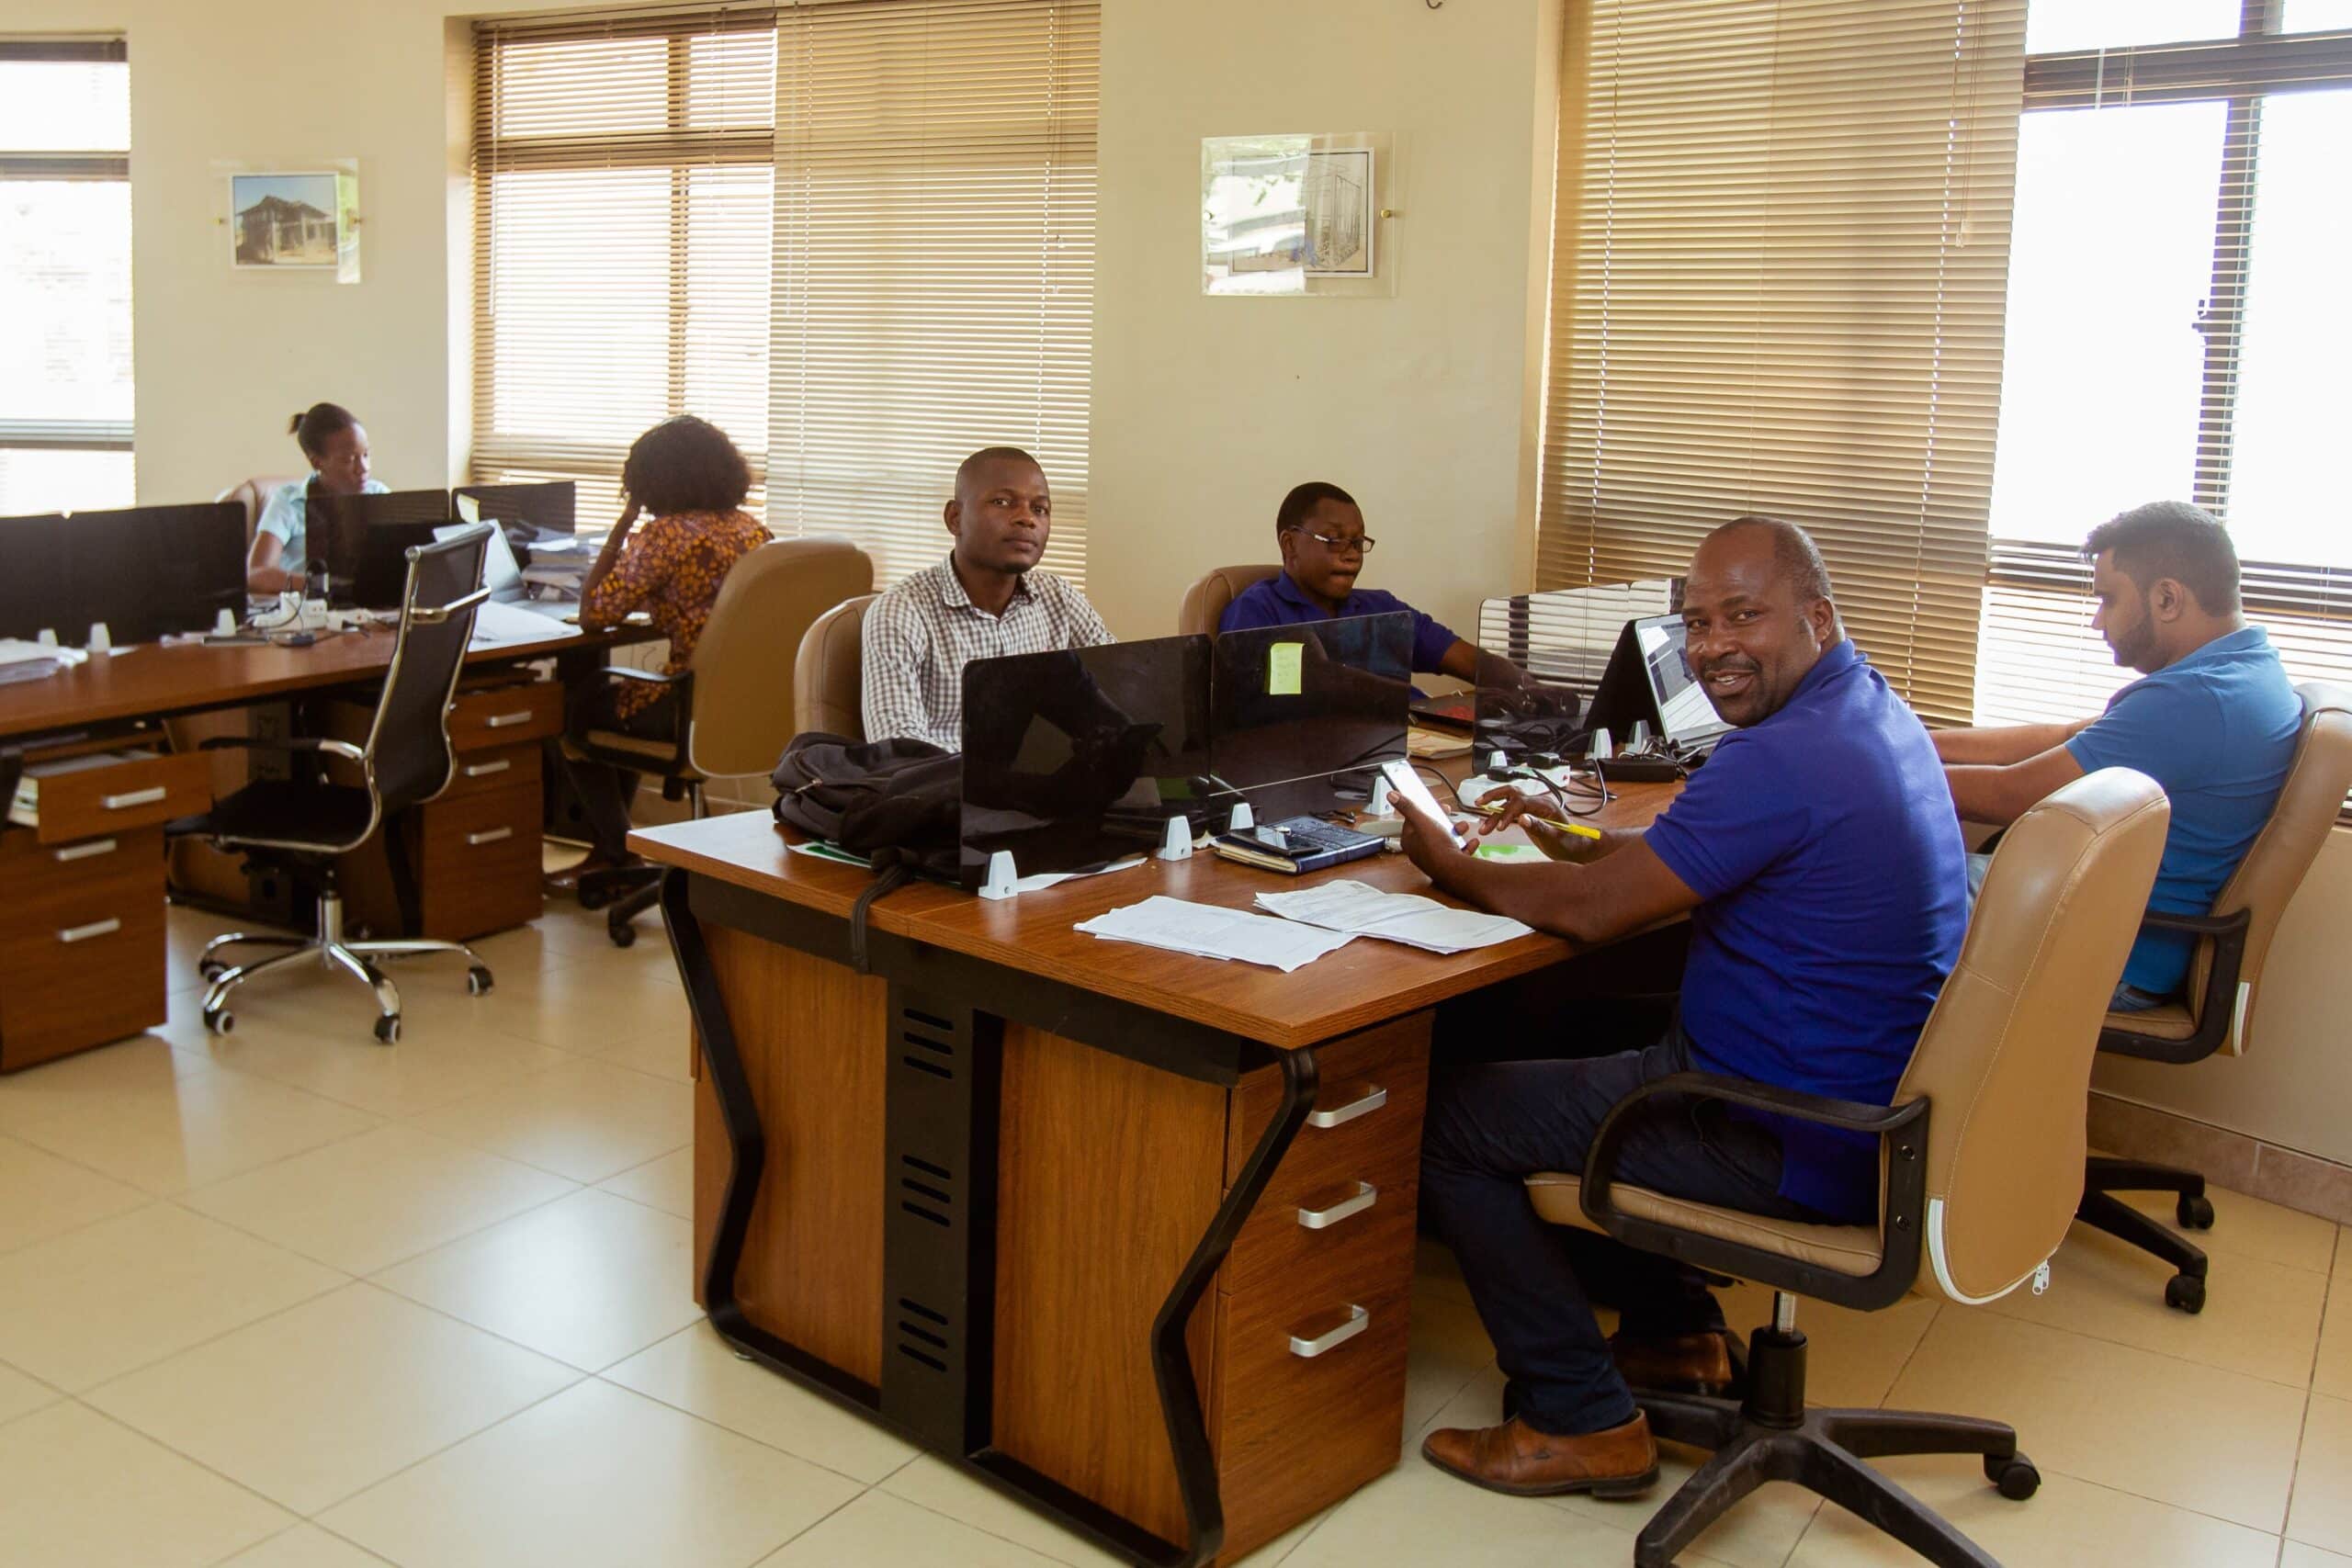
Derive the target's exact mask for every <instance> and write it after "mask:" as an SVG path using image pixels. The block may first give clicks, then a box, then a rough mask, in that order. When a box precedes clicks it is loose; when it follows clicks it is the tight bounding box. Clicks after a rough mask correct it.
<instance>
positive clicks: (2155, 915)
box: [2098, 909, 2254, 1064]
mask: <svg viewBox="0 0 2352 1568" xmlns="http://www.w3.org/2000/svg"><path fill="white" fill-rule="evenodd" d="M2253 925H2254V911H2253V910H2251V909H2240V910H2238V911H2237V912H2236V913H2234V914H2229V915H2168V914H2165V913H2164V912H2163V911H2162V910H2158V909H2150V910H2149V911H2147V913H2145V914H2143V915H2142V916H2141V917H2140V929H2141V930H2142V931H2177V932H2179V933H2180V934H2182V935H2185V936H2193V937H2196V938H2198V939H2199V940H2200V941H2203V942H2211V943H2212V944H2213V959H2212V964H2211V966H2210V967H2209V968H2208V969H2207V970H2206V973H2205V991H2204V994H2203V995H2202V996H2200V997H2199V998H2198V1000H2197V1009H2196V1011H2197V1032H2195V1033H2193V1034H2191V1035H2190V1036H2189V1037H2188V1039H2186V1040H2165V1039H2161V1038H2159V1037H2157V1036H2156V1035H2154V1034H2142V1033H2140V1032H2138V1031H2136V1030H2132V1029H2128V1028H2118V1027H2115V1026H2112V1025H2110V1026H2109V1027H2108V1028H2105V1029H2102V1030H2100V1031H2099V1032H2098V1048H2099V1049H2100V1050H2102V1051H2108V1052H2111V1053H2113V1054H2114V1055H2119V1056H2136V1057H2138V1058H2139V1059H2141V1060H2142V1061H2144V1062H2172V1063H2176V1064H2181V1063H2188V1062H2201V1061H2203V1060H2204V1059H2205V1058H2206V1057H2208V1056H2210V1055H2212V1054H2213V1053H2214V1052H2216V1051H2218V1050H2220V1049H2221V1048H2222V1046H2223V1045H2224V1044H2226V1043H2228V1042H2229V1039H2230V1036H2231V1034H2232V1033H2233V1032H2234V1031H2235V1029H2236V1028H2237V1022H2238V976H2239V975H2240V974H2241V973H2243V972H2244V970H2245V939H2246V932H2247V931H2249V930H2250V929H2251V928H2252V927H2253Z"/></svg>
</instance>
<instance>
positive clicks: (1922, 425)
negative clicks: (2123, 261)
mask: <svg viewBox="0 0 2352 1568" xmlns="http://www.w3.org/2000/svg"><path fill="white" fill-rule="evenodd" d="M1574 15H1575V13H1573V12H1572V18H1573V17H1574ZM2024 26H2025V9H2024V0H1702V3H1691V4H1679V5H1672V6H1664V5H1657V4H1652V3H1645V0H1591V4H1590V6H1589V21H1587V22H1586V23H1584V24H1583V25H1581V26H1578V25H1575V24H1574V22H1573V20H1572V26H1571V28H1570V39H1569V51H1570V52H1569V55H1568V59H1567V62H1566V64H1567V68H1566V70H1565V71H1564V72H1563V82H1564V89H1563V95H1564V112H1563V113H1562V115H1561V117H1560V118H1561V147H1560V155H1559V161H1558V182H1559V183H1558V193H1557V200H1556V204H1555V213H1556V218H1555V242H1554V249H1553V256H1554V263H1553V285H1552V320H1551V339H1550V352H1549V359H1548V364H1547V367H1546V372H1545V379H1546V390H1545V400H1544V456H1543V469H1542V487H1541V490H1540V492H1539V498H1538V502H1537V542H1536V586H1537V587H1539V588H1555V587H1563V586H1573V585H1577V584H1581V583H1586V582H1625V581H1636V580H1639V579H1645V578H1656V577H1662V576H1668V575H1676V574H1679V573H1680V572H1681V571H1682V570H1683V569H1684V568H1685V566H1686V565H1687V564H1688V562H1689V560H1690V558H1691V550H1692V548H1693V547H1694V546H1695V545H1696V544H1697V542H1698V540H1699V538H1700V537H1701V536H1702V535H1704V534H1705V533H1706V532H1707V531H1708V530H1709V529H1711V528H1713V527H1714V526H1715V525H1718V524H1722V523H1724V522H1728V521H1729V520H1730V519H1732V518H1734V517H1736V516H1738V515H1740V514H1741V513H1751V512H1755V513H1770V514H1773V515H1778V516H1782V517H1786V518H1789V519H1791V520H1792V521H1794V522H1797V523H1800V524H1803V525H1804V526H1805V527H1806V528H1807V529H1808V530H1810V531H1811V532H1812V534H1813V536H1814V537H1815V539H1816V540H1817V541H1818V542H1819V544H1820V546H1821V549H1822V553H1823V555H1824V556H1825V557H1826V559H1827V562H1828V565H1829V569H1830V575H1831V578H1832V581H1833V584H1834V586H1835V588H1836V591H1837V595H1838V604H1839V606H1840V608H1841V610H1842V611H1843V613H1844V615H1845V617H1846V622H1847V626H1848V629H1849V631H1850V632H1851V634H1852V636H1853V637H1854V639H1855V641H1856V642H1857V643H1858V644H1859V645H1860V647H1861V648H1862V649H1864V650H1865V651H1866V652H1867V653H1868V654H1869V656H1870V658H1871V660H1872V662H1873V663H1874V664H1876V665H1877V667H1878V668H1879V669H1880V670H1882V671H1884V672H1885V673H1886V675H1887V678H1888V679H1889V680H1890V681H1892V682H1894V683H1895V685H1896V686H1897V687H1898V688H1899V689H1901V690H1902V691H1903V692H1904V693H1905V694H1906V695H1907V696H1908V698H1909V699H1910V701H1911V702H1912V704H1913V705H1915V706H1917V708H1918V709H1919V711H1920V712H1921V713H1922V714H1924V715H1926V716H1929V717H1930V718H1934V719H1941V720H1946V721H1957V720H1961V719H1964V718H1965V717H1966V716H1967V715H1968V713H1969V711H1970V706H1971V701H1972V697H1973V692H1972V676H1973V656H1974V653H1975V641H1976V626H1977V617H1978V614H1979V611H1980V607H1981V602H1982V594H1983V590H1984V582H1985V513H1986V508H1987V505H1988V503H1989V499H1990V493H1991V487H1992V476H1993V461H1992V459H1993V434H1994V418H1995V411H1996V407H1997V402H1998V396H1999V388H2000V345H2001V324H2000V310H2001V296H2002V285H2003V267H2004V265H2005V258H2006V256H2007V248H2008V246H2007V241H2008V224H2009V203H2010V190H2009V172H2010V166H2011V163H2012V149H2011V139H2012V137H2013V135H2014V130H2015V126H2016V123H2017V114H2018V91H2019V71H2020V61H2021V59H2022V56H2023V47H2022V39H2023V31H2024Z"/></svg>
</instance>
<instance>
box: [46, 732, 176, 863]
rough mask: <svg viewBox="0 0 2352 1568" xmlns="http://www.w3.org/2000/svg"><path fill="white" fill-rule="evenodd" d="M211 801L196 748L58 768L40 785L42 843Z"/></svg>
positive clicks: (140, 824)
mask: <svg viewBox="0 0 2352 1568" xmlns="http://www.w3.org/2000/svg"><path fill="white" fill-rule="evenodd" d="M211 804H212V765H211V761H210V760H209V758H207V757H205V756H203V755H202V754H201V753H187V754H184V755H180V756H172V757H142V758H140V759H138V760H137V761H128V762H118V763H116V764H115V765H114V766H113V767H110V768H91V769H88V770H86V771H85V772H81V773H58V774H56V775H54V776H52V777H50V778H45V779H43V780H42V781H41V785H40V826H39V827H37V828H35V829H33V832H34V835H35V836H36V837H37V838H39V839H40V841H41V842H42V843H44V844H66V843H74V842H76V841H78V840H84V839H88V838H92V837H94V836H103V835H105V834H107V833H119V832H121V831H122V830H124V829H130V828H145V827H150V826H153V824H156V823H159V822H169V821H170V820H172V819H173V818H175V817H192V816H194V815H196V814H197V813H198V812H200V811H203V810H205V809H207V808H208V807H210V806H211Z"/></svg>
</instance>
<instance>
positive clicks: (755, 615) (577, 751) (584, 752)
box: [563, 535, 874, 947]
mask: <svg viewBox="0 0 2352 1568" xmlns="http://www.w3.org/2000/svg"><path fill="white" fill-rule="evenodd" d="M873 586H874V560H873V558H872V557H870V556H868V555H867V554H866V553H865V551H864V550H861V549H859V548H858V547H856V546H855V545H853V544H851V543H850V542H849V541H848V540H847V539H843V538H837V537H833V536H822V535H820V536H812V537H809V538H802V539H779V540H776V541H775V542H774V543H772V544H765V545H762V546H761V547H759V548H758V549H756V550H753V551H752V553H751V554H749V555H747V556H745V557H744V558H742V559H741V560H739V561H737V562H736V563H735V565H734V567H733V569H732V570H729V572H728V574H727V581H725V582H723V583H721V584H720V585H719V589H718V599H717V600H716V601H714V602H713V603H712V604H711V607H710V620H709V621H708V623H707V625H705V626H704V627H703V633H702V637H701V639H700V640H699V641H697V642H696V643H695V657H694V667H693V668H692V669H690V670H687V671H684V672H683V673H680V674H677V675H660V674H656V673H654V672H652V671H645V670H634V669H629V668H627V667H625V666H622V665H617V664H615V665H607V666H605V668H604V669H603V670H601V671H598V672H597V673H598V675H599V676H601V677H602V678H604V679H607V680H614V681H630V682H645V683H649V684H652V685H657V686H662V687H666V688H669V689H671V690H673V691H674V692H675V693H676V694H677V700H678V713H679V723H678V736H677V739H675V740H650V739H646V738H645V737H643V736H638V735H629V734H626V733H623V732H621V731H619V730H612V729H594V728H580V727H573V728H571V729H569V730H568V731H567V733H566V734H565V737H564V741H563V749H564V754H565V755H566V756H569V757H573V758H577V759H580V760H582V761H592V762H602V763H605V765H607V766H610V767H617V768H626V769H628V770H629V771H630V772H632V773H642V774H644V775H646V776H647V777H649V778H657V779H660V780H661V781H662V784H663V787H664V789H665V790H679V791H683V792H684V795H686V797H687V798H688V799H689V800H690V801H692V802H693V809H694V814H695V816H696V817H700V816H702V815H703V813H704V801H703V784H704V783H705V782H706V781H707V780H710V779H716V778H743V777H749V776H752V775H765V774H766V773H769V772H770V771H772V770H773V769H774V768H775V762H776V759H777V758H778V757H779V756H781V755H782V754H783V752H784V743H785V742H786V741H787V740H789V739H792V736H793V710H792V702H793V692H794V670H793V661H794V660H795V659H796V658H797V655H798V653H799V650H800V642H801V638H802V637H803V635H804V634H805V633H806V632H807V631H808V629H809V623H810V622H812V621H814V620H816V619H817V618H818V617H819V616H820V615H823V614H824V613H825V612H826V611H827V610H829V609H831V608H832V606H834V605H836V604H840V603H841V602H842V600H844V599H848V598H852V597H854V596H857V595H861V594H864V593H865V592H866V591H867V590H868V589H870V588H872V587H873ZM660 881H661V876H660V872H659V871H658V869H657V868H654V867H651V866H641V865H633V866H618V867H614V868H611V869H607V870H603V871H594V872H591V873H589V874H587V875H585V876H583V877H582V878H581V879H580V903H581V907H582V908H588V909H596V908H604V907H605V906H606V905H608V904H609V905H611V906H612V907H611V908H610V909H609V910H608V911H607V913H606V915H605V931H606V932H607V933H608V934H609V935H610V936H611V937H612V939H613V942H614V943H615V944H616V946H620V947H627V946H628V945H629V944H630V943H632V942H635V941H636V940H637V928H636V926H635V924H634V923H633V922H634V921H635V920H636V919H637V917H638V916H639V915H640V914H642V913H644V912H645V911H646V910H647V909H649V908H652V905H653V901H654V899H655V897H657V896H658V889H659V886H660Z"/></svg>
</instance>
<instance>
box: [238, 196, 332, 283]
mask: <svg viewBox="0 0 2352 1568" xmlns="http://www.w3.org/2000/svg"><path fill="white" fill-rule="evenodd" d="M229 236H230V247H231V249H230V259H231V263H232V265H235V266H238V267H245V268H266V269H269V270H290V271H301V272H332V273H334V274H336V275H337V276H339V277H341V278H342V279H343V280H344V281H345V282H350V281H354V280H356V278H357V276H358V269H359V176H358V175H356V174H354V173H351V172H349V171H346V170H340V169H312V170H300V171H293V172H288V173H283V174H281V173H275V172H272V173H236V174H232V175H230V176H229Z"/></svg>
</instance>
